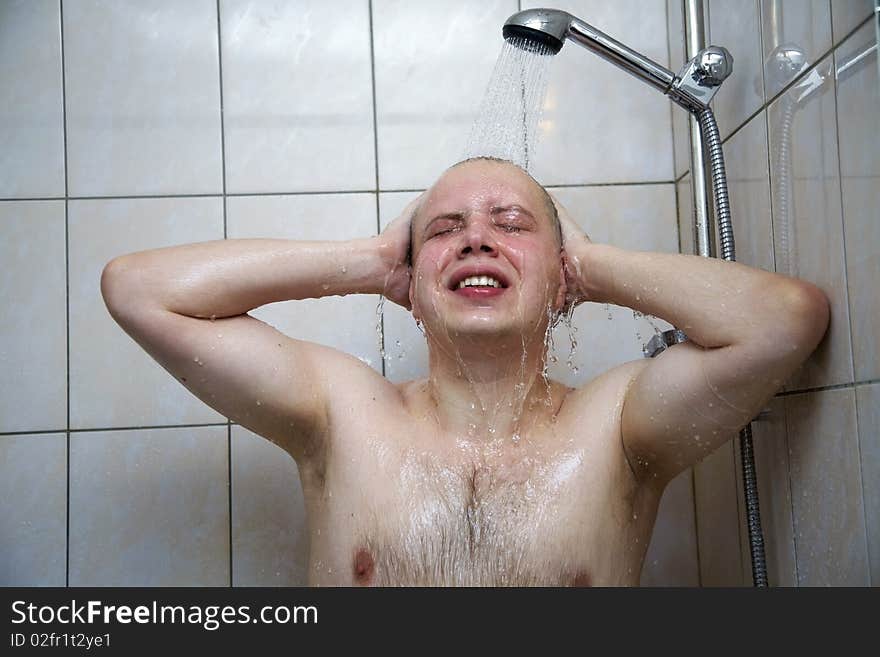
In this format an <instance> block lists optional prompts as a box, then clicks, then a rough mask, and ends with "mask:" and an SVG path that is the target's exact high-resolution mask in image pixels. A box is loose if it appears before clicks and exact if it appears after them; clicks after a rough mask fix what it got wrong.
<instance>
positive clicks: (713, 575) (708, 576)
mask: <svg viewBox="0 0 880 657" xmlns="http://www.w3.org/2000/svg"><path fill="white" fill-rule="evenodd" d="M738 486H740V482H739V480H737V478H736V466H735V457H734V442H733V441H730V442H728V443H725V444H724V445H722V446H721V447H720V448H718V449H717V450H716V451H715V452H713V453H712V454H710V455H709V456H708V457H707V458H705V459H704V460H703V461H701V462H700V463H698V464H697V465H696V466H695V467H694V501H695V503H696V517H697V545H698V546H699V555H700V582H701V584H702V585H703V586H742V585H743V583H744V582H745V581H746V579H745V578H746V576H747V575H746V574H745V573H744V572H743V559H742V549H741V546H742V539H741V536H740V519H739V508H738V502H737V487H738Z"/></svg>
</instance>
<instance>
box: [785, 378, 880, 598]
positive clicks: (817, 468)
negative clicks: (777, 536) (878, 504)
mask: <svg viewBox="0 0 880 657" xmlns="http://www.w3.org/2000/svg"><path fill="white" fill-rule="evenodd" d="M785 405H786V409H785V410H786V420H787V423H788V448H789V451H790V454H789V458H790V460H791V494H792V504H793V509H794V531H795V534H794V539H795V547H796V553H797V572H798V583H799V584H800V585H801V586H866V585H867V584H868V582H869V575H868V555H867V548H866V536H865V514H864V506H863V501H862V480H861V475H860V463H859V442H858V440H859V439H858V432H857V428H856V407H855V393H854V391H853V390H852V388H845V389H841V390H829V391H825V392H812V393H807V394H802V395H792V396H789V397H786V398H785Z"/></svg>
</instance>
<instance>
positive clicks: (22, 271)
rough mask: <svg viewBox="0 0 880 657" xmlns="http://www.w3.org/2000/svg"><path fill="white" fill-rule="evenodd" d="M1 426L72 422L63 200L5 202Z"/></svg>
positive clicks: (0, 279) (0, 244)
mask: <svg viewBox="0 0 880 657" xmlns="http://www.w3.org/2000/svg"><path fill="white" fill-rule="evenodd" d="M0 263H3V269H4V273H3V275H2V276H0V298H2V299H3V303H4V305H5V306H6V309H5V311H4V312H2V313H0V370H2V372H3V378H2V380H0V431H44V430H58V429H62V430H63V429H66V428H67V317H66V314H67V309H66V301H65V294H66V290H65V281H66V277H67V273H66V271H65V262H64V201H2V202H0Z"/></svg>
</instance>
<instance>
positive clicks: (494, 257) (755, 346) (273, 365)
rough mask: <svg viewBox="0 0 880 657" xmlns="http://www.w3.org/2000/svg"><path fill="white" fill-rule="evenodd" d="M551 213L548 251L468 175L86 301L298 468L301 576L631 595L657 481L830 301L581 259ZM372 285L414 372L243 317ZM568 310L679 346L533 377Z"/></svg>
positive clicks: (490, 180) (509, 208)
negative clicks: (417, 340) (357, 217)
mask: <svg viewBox="0 0 880 657" xmlns="http://www.w3.org/2000/svg"><path fill="white" fill-rule="evenodd" d="M413 212H414V213H415V214H414V218H413ZM562 218H563V221H562V222H561V231H562V235H563V238H564V247H565V248H564V250H562V251H560V246H561V245H560V239H559V236H558V234H557V232H556V228H555V226H554V225H553V224H552V223H551V221H550V216H549V213H548V211H547V205H546V198H545V197H544V196H543V193H542V191H541V189H540V187H538V186H537V185H536V183H534V181H532V180H531V179H530V178H529V177H528V176H527V175H526V174H525V173H524V172H522V171H520V170H518V169H516V168H515V167H513V166H512V165H509V164H500V163H495V162H485V161H478V162H469V163H466V164H462V165H458V166H455V167H453V168H451V169H450V170H448V171H447V172H446V173H445V174H444V175H443V176H442V177H441V178H440V179H439V180H438V182H437V183H436V184H435V185H434V186H433V187H432V188H431V189H430V190H428V192H426V194H425V195H424V196H423V197H421V198H420V199H419V201H418V203H417V204H415V205H414V206H413V207H412V208H410V209H408V210H407V211H405V212H404V214H403V215H401V217H400V218H398V220H396V221H395V222H392V224H391V225H390V226H389V227H388V228H387V229H386V230H385V231H383V233H382V234H381V235H380V236H378V237H374V238H369V239H364V240H352V241H350V242H341V243H339V242H296V241H292V240H224V241H218V242H207V243H199V244H192V245H181V246H176V247H169V248H166V249H156V250H152V251H144V252H140V253H135V254H130V255H126V256H121V257H120V258H116V259H114V260H113V261H111V262H110V263H109V264H108V265H107V267H105V270H104V273H103V275H102V279H101V289H102V294H103V296H104V299H105V302H106V303H107V307H108V309H109V311H110V313H111V314H112V315H113V317H114V319H115V320H116V321H117V322H118V323H119V324H120V326H122V327H123V328H124V329H125V331H126V332H127V333H128V334H129V335H130V336H131V337H132V338H133V339H134V340H136V341H137V342H138V343H139V344H140V345H141V346H142V347H143V348H144V349H145V350H146V351H148V352H149V353H150V354H151V355H152V356H153V357H154V358H155V359H156V361H157V362H159V363H160V364H161V365H162V366H163V367H164V368H165V369H166V370H168V371H169V372H170V373H171V374H173V375H174V376H175V377H176V378H177V379H178V380H179V381H180V382H181V383H182V384H183V385H184V386H186V387H187V388H188V389H189V390H190V391H191V392H192V393H193V394H195V395H197V396H198V397H199V398H200V399H202V400H203V401H204V402H205V403H206V404H208V405H210V406H212V407H213V408H215V409H216V410H218V411H219V412H220V413H222V414H224V415H225V416H226V417H229V418H230V419H231V420H232V421H234V422H236V423H238V424H240V425H242V426H243V427H245V428H247V429H250V430H251V431H253V432H254V433H256V434H259V435H261V436H264V437H265V438H267V439H269V440H271V441H272V442H274V443H276V444H277V445H279V446H280V447H282V448H283V449H284V450H285V451H287V452H288V453H289V454H290V455H291V456H292V457H293V458H294V459H295V460H296V462H297V465H298V468H299V472H300V480H301V482H302V487H303V492H304V496H305V502H306V508H307V512H308V523H309V532H310V539H311V543H310V545H311V551H310V556H309V583H310V584H313V585H359V586H364V585H419V584H424V585H454V584H463V585H484V584H485V585H498V584H502V585H531V584H541V585H608V586H610V585H636V584H638V581H639V575H640V570H641V565H642V562H643V560H644V555H645V550H646V549H647V546H648V542H649V540H650V536H651V530H652V528H653V524H654V520H655V517H656V511H657V506H658V502H659V499H660V496H661V495H662V492H663V489H664V487H665V486H666V484H667V483H668V482H669V481H670V480H671V479H672V478H673V477H674V476H676V475H677V474H678V473H680V472H681V471H683V470H684V469H686V468H687V467H689V466H691V465H693V464H694V463H696V462H698V461H699V460H700V459H701V458H703V457H705V456H706V455H708V454H709V453H711V452H712V451H713V450H714V449H716V448H717V447H718V446H719V445H721V444H722V443H724V442H725V441H727V440H729V439H730V438H732V437H733V436H735V435H736V433H737V431H738V429H739V428H740V427H741V426H743V425H744V424H745V423H747V422H748V421H749V420H750V419H752V418H753V417H754V416H755V415H756V414H757V412H758V411H759V410H760V409H761V408H763V405H764V403H765V402H766V401H767V400H768V399H770V398H771V397H772V395H773V394H774V393H775V392H776V391H777V390H778V389H779V388H780V387H781V385H782V383H783V382H784V381H785V380H786V378H787V377H788V376H790V374H791V373H793V372H794V371H795V370H796V368H797V367H798V366H799V365H800V364H801V363H802V362H803V361H804V360H805V359H806V358H807V356H809V354H810V353H811V352H812V351H813V350H814V349H815V347H816V345H817V344H818V342H819V340H820V339H821V338H822V336H823V335H824V332H825V329H826V327H827V323H828V304H827V299H825V297H824V295H823V294H822V293H821V291H819V290H818V289H817V288H815V286H812V285H810V284H808V283H805V282H802V281H797V280H796V279H791V278H788V277H784V276H780V275H777V274H772V273H769V272H764V271H761V270H757V269H752V268H749V267H746V266H744V265H739V264H736V263H722V262H718V261H713V260H712V259H706V258H697V257H694V256H684V255H673V254H657V253H642V252H629V251H624V250H621V249H616V248H615V247H612V246H610V245H593V244H592V243H590V242H589V240H588V238H587V237H586V236H585V235H584V234H583V233H582V231H580V230H579V229H578V228H577V226H576V225H575V224H574V222H573V221H571V220H569V219H566V217H565V216H564V215H563V217H562ZM410 219H412V224H411V225H410ZM410 233H411V234H412V242H413V243H412V268H409V267H407V266H405V265H404V264H403V263H404V262H405V260H406V253H407V250H408V246H409V239H410V238H409V236H410ZM482 276H487V277H489V276H491V277H492V278H493V279H494V281H495V282H494V283H493V284H492V285H491V286H489V285H486V284H485V283H486V282H488V281H484V280H482V279H481V278H480V277H482ZM472 277H478V278H476V279H474V278H472ZM468 279H471V280H470V282H476V283H477V285H476V286H475V287H473V288H464V289H462V288H461V287H460V286H459V283H460V282H461V281H463V280H464V281H468ZM648 283H650V286H649V285H648ZM496 285H497V286H496ZM380 292H381V293H384V294H385V295H386V296H387V297H388V298H389V299H391V300H392V301H395V302H397V303H399V304H400V305H403V306H406V307H411V309H412V312H413V315H414V316H415V318H417V319H418V320H419V321H420V322H421V323H422V324H423V325H424V331H425V335H426V340H427V343H428V347H429V375H428V377H427V378H426V379H424V380H420V381H411V382H406V383H402V384H394V383H391V382H389V381H388V380H386V379H385V378H383V377H382V376H381V375H380V374H378V373H377V372H376V370H375V369H373V368H372V367H370V366H368V365H366V364H365V363H363V362H361V361H360V360H358V359H357V358H354V357H352V356H349V355H346V354H343V353H341V352H339V351H336V350H334V349H331V348H328V347H324V346H321V345H317V344H313V343H308V342H305V341H302V340H297V339H294V338H290V337H288V336H285V335H283V334H282V333H280V332H279V331H277V330H275V329H274V328H272V327H271V326H268V325H267V324H265V323H263V322H260V321H258V320H257V319H255V318H253V317H251V316H249V315H248V314H247V312H248V311H249V310H251V309H253V308H257V307H260V306H262V305H265V304H268V303H273V302H277V301H282V300H289V299H305V298H311V297H321V296H329V295H346V294H357V293H369V294H376V293H380ZM572 300H574V301H576V302H580V301H593V302H597V303H615V304H618V305H621V306H627V307H631V308H634V309H637V310H639V311H640V312H643V313H646V314H653V315H656V316H658V317H662V318H664V319H666V320H667V321H669V322H671V323H673V324H675V325H676V326H680V327H682V328H683V329H684V330H685V331H687V333H688V335H689V337H690V339H691V342H689V343H684V344H680V345H675V346H674V347H671V348H670V349H668V350H667V351H665V352H664V353H663V354H662V355H660V356H659V357H658V358H656V359H652V360H639V361H633V362H630V363H624V364H622V365H620V366H618V367H616V368H614V369H612V370H610V371H608V372H606V373H605V374H603V375H601V376H599V377H596V378H595V379H593V380H592V381H590V382H588V383H586V384H585V385H583V386H582V387H580V388H578V389H570V388H567V387H565V386H563V385H562V384H559V383H557V382H553V381H549V380H547V379H546V378H545V377H544V376H542V371H543V369H544V357H545V353H546V335H547V329H548V325H549V324H550V322H551V319H552V317H553V316H554V315H556V314H557V313H559V312H561V311H562V310H563V309H564V307H565V306H566V304H567V303H569V302H571V301H572ZM209 318H210V319H209ZM278 503H279V504H285V503H286V500H279V502H278Z"/></svg>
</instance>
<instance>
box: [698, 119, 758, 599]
mask: <svg viewBox="0 0 880 657" xmlns="http://www.w3.org/2000/svg"><path fill="white" fill-rule="evenodd" d="M696 115H697V119H698V121H699V122H700V132H701V133H702V135H703V147H704V149H705V151H706V154H707V156H708V161H709V168H710V170H711V173H712V191H713V194H714V199H715V216H716V218H717V220H718V232H719V236H720V240H721V257H722V258H723V259H724V260H728V261H730V262H734V261H735V260H736V248H735V245H734V239H733V224H732V223H731V221H730V200H729V199H728V197H727V174H726V173H725V171H724V153H723V151H722V150H721V135H720V134H719V132H718V124H717V123H716V122H715V116H714V115H713V114H712V110H711V109H709V108H708V107H707V108H705V109H702V110H699V111H698V112H696ZM739 441H740V455H741V457H742V470H743V492H744V496H745V501H746V522H747V524H748V528H749V548H750V552H751V556H752V579H753V581H754V584H755V586H767V562H766V558H765V554H764V536H763V532H762V530H761V509H760V506H759V504H758V477H757V474H756V472H755V455H754V451H753V449H752V427H751V424H747V425H746V426H745V427H744V428H743V429H742V431H740V434H739Z"/></svg>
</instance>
